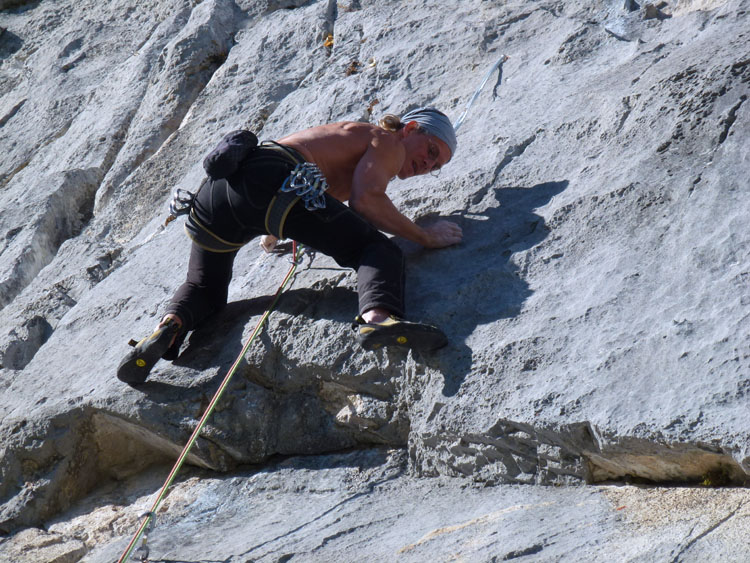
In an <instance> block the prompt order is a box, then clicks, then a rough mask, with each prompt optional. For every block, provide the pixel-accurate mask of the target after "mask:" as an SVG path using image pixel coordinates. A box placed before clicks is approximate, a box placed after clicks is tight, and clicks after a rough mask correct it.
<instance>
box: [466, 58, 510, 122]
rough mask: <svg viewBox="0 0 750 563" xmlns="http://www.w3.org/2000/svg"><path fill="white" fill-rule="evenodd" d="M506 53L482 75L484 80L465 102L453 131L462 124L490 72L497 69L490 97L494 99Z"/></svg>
mask: <svg viewBox="0 0 750 563" xmlns="http://www.w3.org/2000/svg"><path fill="white" fill-rule="evenodd" d="M508 58H509V57H508V55H503V56H502V57H500V58H499V59H498V60H497V62H496V63H495V64H494V65H492V67H491V68H490V70H489V71H487V75H486V76H485V77H484V80H482V83H481V84H480V85H479V88H477V91H476V92H474V95H473V96H472V97H471V99H470V100H469V103H468V104H466V109H464V112H463V113H462V114H461V117H459V118H458V121H456V124H455V125H454V126H453V131H455V132H458V128H459V127H461V124H463V122H464V119H466V115H467V114H468V113H469V109H471V106H473V105H474V102H476V100H477V98H478V97H479V93H480V92H481V91H482V90H483V89H484V85H485V84H487V81H488V80H489V79H490V76H492V73H493V72H495V70H497V71H498V74H497V82H495V88H494V89H493V90H492V98H493V99H495V98H496V97H497V89H498V88H499V87H500V82H501V81H502V79H503V63H504V62H505V61H507V60H508Z"/></svg>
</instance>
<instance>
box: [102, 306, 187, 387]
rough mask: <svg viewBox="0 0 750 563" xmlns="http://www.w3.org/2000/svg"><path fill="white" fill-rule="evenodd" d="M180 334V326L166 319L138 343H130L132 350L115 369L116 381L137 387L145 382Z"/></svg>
mask: <svg viewBox="0 0 750 563" xmlns="http://www.w3.org/2000/svg"><path fill="white" fill-rule="evenodd" d="M179 332H180V325H178V324H177V323H176V322H174V321H173V320H172V319H167V320H166V321H164V322H163V323H162V324H160V325H159V326H158V328H157V329H156V330H155V331H154V333H153V334H152V335H151V336H148V337H146V338H144V339H143V340H141V341H140V342H137V343H136V342H133V341H131V342H130V344H131V345H132V346H133V349H132V350H131V351H130V352H129V353H128V355H127V356H125V359H124V360H123V361H122V362H120V366H119V367H118V368H117V379H119V380H120V381H123V382H125V383H128V384H129V385H138V384H140V383H143V382H144V381H146V378H147V377H148V374H149V372H150V371H151V368H152V367H154V364H156V362H158V361H159V358H161V357H162V356H163V355H164V354H165V353H166V352H167V351H168V350H170V344H171V343H172V339H173V338H174V337H175V335H176V334H178V333H179Z"/></svg>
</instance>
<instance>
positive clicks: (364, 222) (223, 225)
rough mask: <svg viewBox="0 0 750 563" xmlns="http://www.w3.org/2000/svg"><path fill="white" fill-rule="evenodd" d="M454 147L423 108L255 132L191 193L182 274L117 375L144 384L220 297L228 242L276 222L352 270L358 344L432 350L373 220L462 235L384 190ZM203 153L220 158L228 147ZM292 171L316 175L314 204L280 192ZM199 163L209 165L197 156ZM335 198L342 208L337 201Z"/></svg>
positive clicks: (444, 121)
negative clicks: (424, 218) (426, 220)
mask: <svg viewBox="0 0 750 563" xmlns="http://www.w3.org/2000/svg"><path fill="white" fill-rule="evenodd" d="M233 134H235V137H234V138H231V139H229V141H227V139H228V138H229V137H230V136H227V137H225V142H228V143H229V144H231V143H236V142H243V140H245V139H247V138H249V137H252V139H253V140H255V138H254V136H253V135H252V134H251V133H249V132H246V131H244V132H235V133H233ZM233 134H230V135H233ZM238 139H239V140H238ZM256 142H257V140H256ZM221 146H222V145H220V147H221ZM253 147H254V145H253ZM455 149H456V137H455V134H454V131H453V127H452V125H451V123H450V120H449V119H448V118H447V117H446V116H445V115H444V114H443V113H441V112H439V111H438V110H436V109H434V108H419V109H417V110H414V111H411V112H409V113H407V114H406V115H404V116H402V118H401V119H399V118H398V117H395V116H392V115H389V116H386V117H385V118H384V119H383V120H382V121H381V123H380V126H375V125H370V124H366V123H355V122H341V123H333V124H328V125H322V126H319V127H313V128H310V129H306V130H304V131H300V132H297V133H293V134H292V135H289V136H286V137H284V138H282V139H280V140H279V141H278V142H277V143H276V142H267V143H262V144H261V145H259V146H258V147H255V148H252V150H250V151H248V153H249V154H248V156H246V157H244V153H242V154H243V158H242V160H241V162H238V163H236V166H235V167H233V168H232V169H231V170H230V172H231V173H229V174H227V175H226V176H224V175H223V174H222V175H221V176H222V177H220V178H213V177H212V178H211V179H210V180H209V181H207V182H206V183H204V185H203V186H201V189H200V190H199V191H198V193H197V194H196V197H195V201H194V203H193V207H192V210H191V213H190V217H189V219H188V222H187V223H186V230H187V231H188V234H189V235H190V236H191V238H192V239H193V245H192V249H191V254H190V263H189V266H188V275H187V280H186V281H185V283H184V284H183V285H182V286H181V287H180V288H179V289H178V290H177V292H176V293H175V296H174V297H173V299H172V302H171V303H170V305H169V307H168V308H167V311H166V314H165V316H164V318H163V319H162V321H161V322H160V324H159V326H158V327H157V329H156V330H155V332H154V333H153V334H152V335H151V336H149V337H147V338H145V339H143V340H142V341H141V342H139V343H138V344H137V345H136V346H135V347H134V349H133V350H132V351H131V352H130V353H129V354H128V355H127V356H126V358H125V359H124V360H123V361H122V363H121V364H120V367H119V368H118V373H117V376H118V378H120V379H121V380H122V381H125V382H127V383H130V384H139V383H143V382H144V381H145V380H146V377H147V376H148V373H149V371H150V370H151V368H152V367H153V365H154V364H155V363H156V362H157V361H158V360H159V358H160V357H163V358H165V359H175V358H176V357H177V354H178V353H179V347H180V345H181V343H182V341H183V340H184V338H185V335H186V334H187V332H189V331H190V330H192V329H194V328H196V326H198V325H199V324H200V323H201V322H202V321H203V320H204V319H206V318H207V317H208V316H209V315H211V314H212V313H214V312H216V311H218V310H220V309H221V308H222V307H224V306H225V305H226V302H227V292H228V287H229V282H230V280H231V277H232V264H233V262H234V258H235V256H236V254H237V250H238V249H239V248H240V247H241V246H243V245H244V244H246V243H247V242H249V241H250V240H252V239H253V238H255V237H257V236H265V237H275V236H279V237H280V236H282V229H283V236H286V237H288V238H292V239H294V240H297V241H299V242H300V243H302V244H304V245H306V246H309V247H311V248H314V249H316V250H318V251H320V252H323V253H324V254H327V255H329V256H331V257H332V258H334V260H336V261H337V262H338V263H339V264H341V265H342V266H346V267H351V268H354V269H356V270H357V274H358V293H359V312H360V315H359V316H358V317H357V318H356V324H355V327H356V328H357V329H358V335H357V338H358V340H359V342H360V343H361V344H362V346H363V347H364V348H365V349H368V350H373V349H377V348H380V347H382V346H390V345H394V346H403V347H408V348H414V349H418V350H433V349H436V348H439V347H441V346H443V345H445V344H446V343H447V340H446V338H445V335H444V334H443V333H442V332H441V331H440V330H439V329H437V328H435V327H432V326H430V325H426V324H422V323H415V322H410V321H406V320H404V319H403V318H402V316H403V315H404V304H403V300H404V259H403V254H402V252H401V250H400V249H399V247H398V246H396V245H395V244H394V243H393V242H392V241H391V240H390V239H389V238H388V237H386V236H385V235H383V233H382V232H380V231H384V232H386V233H390V234H394V235H398V236H400V237H402V238H405V239H407V240H410V241H413V242H416V243H418V244H420V245H422V246H425V247H427V248H441V247H445V246H450V245H453V244H457V243H459V242H460V241H461V238H462V233H461V228H460V227H459V226H458V225H457V224H455V223H452V222H450V221H439V222H436V223H434V224H432V225H430V226H428V227H420V226H419V225H417V224H415V223H414V222H413V221H411V220H410V219H409V218H407V217H406V216H404V215H403V214H402V213H400V212H399V211H398V209H397V208H396V207H395V206H394V204H393V202H392V201H391V200H390V198H389V197H388V196H387V194H386V188H387V187H388V183H389V182H390V181H391V180H392V179H393V178H395V177H396V176H398V177H399V178H401V179H406V178H409V177H411V176H417V175H422V174H426V173H428V172H434V171H437V170H439V169H440V168H441V167H442V166H444V165H445V164H446V163H447V162H448V161H449V160H450V159H451V157H452V156H453V153H454V152H455ZM217 150H219V149H217ZM222 150H224V149H222ZM214 154H218V156H219V157H223V156H226V154H232V153H231V152H230V151H225V153H220V152H219V153H217V151H214V153H212V155H214ZM212 155H209V157H208V158H207V160H208V159H209V158H211V156H212ZM304 163H310V164H304ZM312 165H315V166H312ZM300 166H301V167H302V168H300ZM305 167H307V168H305ZM315 167H317V168H315ZM234 168H236V170H235V169H234ZM295 170H303V171H304V172H305V174H307V176H305V177H304V181H308V180H309V184H310V185H312V184H313V183H315V184H316V185H317V182H315V181H316V180H323V184H324V185H327V191H326V192H325V194H324V195H322V196H321V199H323V200H324V202H323V203H322V204H320V206H319V207H318V208H312V209H311V208H310V206H308V205H307V200H305V204H304V205H303V201H302V200H300V198H299V197H296V199H295V198H294V194H293V193H292V194H287V195H284V194H282V192H281V191H279V188H280V187H281V186H282V185H285V183H288V182H289V178H290V177H293V174H294V171H295ZM207 171H209V175H210V174H211V172H210V170H209V169H208V167H207ZM303 176H304V174H303ZM346 201H348V202H349V206H348V207H347V206H346V205H344V204H343V202H346ZM282 202H283V203H282ZM284 206H287V207H285V208H283V207H284ZM312 207H314V206H312ZM282 208H283V209H282ZM269 217H271V219H270V220H269ZM273 217H276V218H277V219H273ZM278 217H281V219H278ZM269 233H270V234H269Z"/></svg>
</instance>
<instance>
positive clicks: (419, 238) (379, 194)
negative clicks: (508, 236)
mask: <svg viewBox="0 0 750 563" xmlns="http://www.w3.org/2000/svg"><path fill="white" fill-rule="evenodd" d="M403 162H404V148H403V147H402V146H401V145H400V143H398V141H397V140H396V139H395V138H393V137H392V136H391V135H390V134H388V133H385V132H383V134H376V135H375V137H373V139H372V141H371V142H370V145H369V147H368V149H367V151H365V154H364V155H363V156H362V158H361V159H360V161H359V163H358V164H357V167H356V168H355V170H354V177H353V179H352V191H351V195H350V196H349V205H350V206H351V207H352V209H354V210H355V211H356V212H357V213H359V214H360V215H362V216H363V217H364V218H365V219H367V220H368V221H369V222H370V223H372V224H373V225H375V226H376V227H377V228H378V229H380V230H381V231H385V232H386V233H390V234H393V235H397V236H400V237H402V238H405V239H407V240H410V241H412V242H416V243H418V244H421V245H422V246H425V247H427V248H442V247H444V246H450V245H452V244H457V243H459V242H461V238H462V233H461V227H459V226H458V225H456V224H455V223H452V222H450V221H438V222H437V223H434V224H433V225H430V226H429V227H424V228H423V227H420V226H419V225H417V224H416V223H414V222H413V221H412V220H410V219H409V218H408V217H406V216H405V215H403V214H402V213H401V212H400V211H399V210H398V209H397V208H396V206H395V205H393V202H392V201H391V199H390V198H389V197H388V196H387V195H386V193H385V191H386V188H387V187H388V182H389V181H390V180H391V178H393V177H394V176H395V175H396V174H397V173H398V171H399V170H400V169H401V165H402V164H403Z"/></svg>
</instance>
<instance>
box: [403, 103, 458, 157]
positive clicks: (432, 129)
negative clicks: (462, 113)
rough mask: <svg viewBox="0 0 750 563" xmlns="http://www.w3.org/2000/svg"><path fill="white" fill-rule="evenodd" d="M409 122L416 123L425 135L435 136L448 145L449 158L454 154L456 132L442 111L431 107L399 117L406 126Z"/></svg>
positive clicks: (418, 109)
mask: <svg viewBox="0 0 750 563" xmlns="http://www.w3.org/2000/svg"><path fill="white" fill-rule="evenodd" d="M410 121H416V122H417V123H419V125H420V127H422V129H424V130H425V131H427V133H429V134H430V135H435V136H436V137H437V138H438V139H440V140H441V141H443V142H444V143H445V144H446V145H448V148H449V149H450V150H451V156H453V153H455V152H456V146H457V144H458V143H457V142H456V132H455V131H454V130H453V124H452V123H451V120H450V119H448V116H447V115H445V114H444V113H443V112H442V111H440V110H437V109H435V108H432V107H423V108H417V109H413V110H411V111H410V112H407V113H405V114H404V115H402V116H401V123H403V124H407V123H409V122H410Z"/></svg>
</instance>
